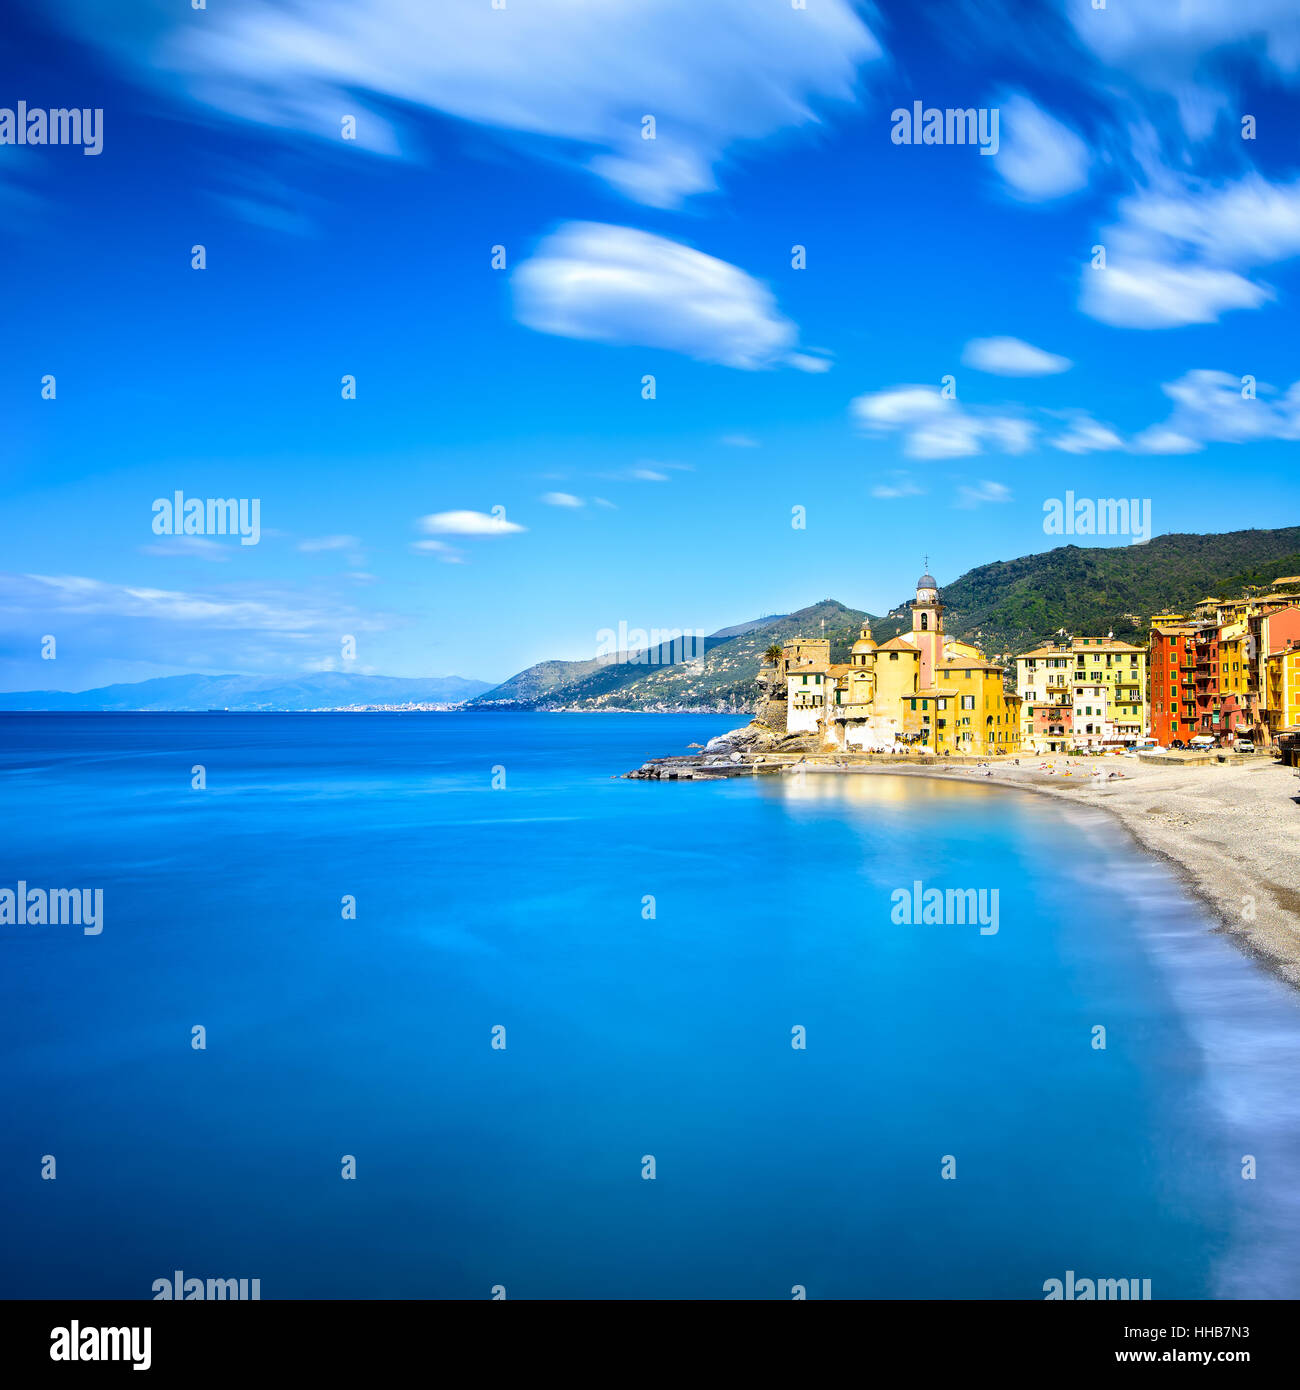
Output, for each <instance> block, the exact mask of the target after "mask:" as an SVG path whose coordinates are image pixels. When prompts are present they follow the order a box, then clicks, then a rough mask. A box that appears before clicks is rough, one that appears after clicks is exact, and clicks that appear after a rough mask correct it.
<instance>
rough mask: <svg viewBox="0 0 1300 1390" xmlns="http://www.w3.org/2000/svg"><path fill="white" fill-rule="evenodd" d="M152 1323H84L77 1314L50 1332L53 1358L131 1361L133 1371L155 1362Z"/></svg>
mask: <svg viewBox="0 0 1300 1390" xmlns="http://www.w3.org/2000/svg"><path fill="white" fill-rule="evenodd" d="M152 1337H153V1329H152V1328H150V1327H82V1325H81V1324H80V1323H79V1322H78V1321H76V1319H75V1318H74V1319H73V1320H72V1322H70V1323H69V1324H68V1326H66V1327H55V1328H53V1329H52V1330H51V1332H50V1360H51V1361H130V1362H131V1369H132V1370H133V1371H147V1370H148V1369H149V1367H150V1366H152V1365H153V1355H152V1353H151V1351H150V1349H149V1344H150V1341H151V1340H152Z"/></svg>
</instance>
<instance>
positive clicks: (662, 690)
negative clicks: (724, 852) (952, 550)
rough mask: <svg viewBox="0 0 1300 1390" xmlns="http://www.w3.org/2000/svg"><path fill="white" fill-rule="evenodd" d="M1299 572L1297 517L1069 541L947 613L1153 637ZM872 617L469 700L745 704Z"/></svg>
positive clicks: (561, 671) (786, 622)
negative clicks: (789, 653) (1110, 542)
mask: <svg viewBox="0 0 1300 1390" xmlns="http://www.w3.org/2000/svg"><path fill="white" fill-rule="evenodd" d="M1291 574H1300V526H1289V527H1284V528H1281V529H1278V530H1270V531H1260V530H1255V531H1231V532H1227V533H1225V534H1222V535H1179V534H1170V535H1165V536H1157V537H1155V538H1154V539H1153V540H1151V541H1149V542H1147V543H1146V544H1144V545H1131V546H1105V547H1102V546H1097V547H1090V548H1085V547H1082V546H1077V545H1068V546H1062V547H1061V548H1059V549H1057V550H1049V551H1046V552H1044V553H1043V554H1039V555H1026V556H1024V557H1023V558H1022V559H1019V560H998V561H995V562H994V563H992V564H988V565H981V566H979V567H978V568H977V569H973V570H968V571H967V572H966V573H965V574H963V575H962V576H961V577H960V578H958V579H955V580H953V581H952V582H951V583H949V584H945V585H943V586H942V594H943V601H944V606H945V610H946V611H945V615H944V619H945V626H946V629H947V631H948V634H949V635H950V636H953V637H957V638H960V639H961V640H962V641H966V642H973V643H975V644H976V645H978V646H979V647H981V648H982V649H983V650H984V651H986V652H987V653H989V655H991V656H1009V655H1012V654H1014V653H1016V652H1020V651H1026V650H1028V649H1029V648H1030V647H1032V646H1034V645H1035V644H1036V643H1037V642H1039V641H1041V640H1042V639H1043V638H1045V637H1049V636H1051V635H1052V634H1053V633H1054V632H1056V631H1057V630H1058V629H1059V628H1064V629H1065V630H1066V631H1068V632H1072V633H1075V634H1078V635H1085V634H1086V635H1089V636H1092V635H1096V636H1105V635H1106V633H1108V632H1113V633H1114V634H1115V636H1116V637H1119V638H1124V639H1128V640H1144V638H1145V631H1146V628H1145V624H1146V623H1147V621H1148V620H1149V619H1150V617H1151V615H1152V614H1153V613H1159V612H1161V611H1166V610H1170V609H1172V610H1175V611H1182V610H1186V609H1188V608H1190V607H1191V606H1192V605H1193V604H1195V603H1197V602H1198V601H1199V600H1200V599H1203V598H1205V597H1207V596H1210V595H1214V596H1220V595H1222V596H1225V597H1226V596H1227V595H1229V594H1235V593H1240V592H1241V590H1242V589H1243V588H1244V587H1245V586H1247V585H1260V586H1263V585H1267V584H1269V583H1271V582H1272V581H1273V580H1274V579H1278V578H1281V577H1282V576H1283V575H1291ZM911 598H912V594H911V593H909V594H907V596H906V598H904V600H903V602H902V603H900V604H899V605H898V606H897V607H896V608H893V609H891V610H890V612H889V613H887V614H885V615H884V616H883V617H876V616H874V615H871V624H872V630H873V633H874V635H875V638H876V640H877V641H878V642H884V641H887V640H888V639H889V638H890V637H894V636H897V635H898V633H900V632H902V631H905V630H906V629H908V628H909V627H910V626H911V616H910V612H909V610H908V608H907V604H908V603H909V602H910V601H911ZM866 616H868V615H867V614H865V613H864V612H863V611H862V610H861V609H857V608H849V607H847V606H846V605H844V604H842V603H839V602H837V601H836V600H834V599H823V600H822V602H820V603H815V604H812V605H811V606H810V607H808V608H801V609H800V610H799V611H798V612H796V613H788V614H783V615H781V616H779V617H773V618H760V619H756V620H753V621H751V622H748V623H741V624H738V625H736V626H733V627H729V628H723V629H722V630H721V631H719V632H716V633H714V634H713V635H712V636H710V637H708V638H706V639H705V641H704V644H703V645H704V656H703V658H702V659H701V660H698V661H694V662H681V661H676V662H674V661H672V660H671V658H672V657H673V656H674V655H675V653H674V652H673V651H671V650H670V649H668V648H663V647H661V648H657V649H654V650H652V651H649V652H647V653H645V654H644V655H645V657H646V660H645V661H643V662H640V663H631V662H613V663H610V662H601V661H596V660H592V661H544V662H541V663H539V664H538V665H536V666H530V667H528V669H527V670H525V671H520V672H519V674H518V675H515V676H512V677H511V678H510V679H509V680H508V681H505V682H504V683H503V684H501V685H499V686H497V687H496V688H495V689H493V690H489V691H487V692H486V693H484V694H482V695H479V696H478V697H476V698H475V699H473V700H471V701H470V702H469V705H468V708H470V709H503V710H511V709H513V710H527V709H536V710H612V709H629V710H663V709H698V710H723V711H735V712H738V713H739V712H742V711H746V710H749V709H751V708H752V707H753V704H754V701H755V700H756V699H757V696H758V686H757V684H756V679H755V678H756V676H757V674H758V668H759V666H760V665H761V664H762V660H763V653H764V652H765V651H766V650H767V648H768V647H769V646H771V645H773V644H774V643H775V644H778V645H779V644H780V643H782V642H786V641H789V640H790V639H791V638H794V637H822V636H825V637H827V638H829V639H830V642H831V659H832V661H847V660H848V656H849V648H850V647H851V646H852V645H853V642H854V640H855V639H856V637H857V634H858V629H859V627H860V625H861V623H862V619H863V618H864V617H866ZM823 622H824V624H825V626H824V627H823Z"/></svg>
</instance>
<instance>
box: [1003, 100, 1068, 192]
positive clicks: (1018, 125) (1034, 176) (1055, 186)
mask: <svg viewBox="0 0 1300 1390" xmlns="http://www.w3.org/2000/svg"><path fill="white" fill-rule="evenodd" d="M996 105H997V108H998V112H999V119H998V127H999V134H1000V144H999V148H998V152H997V154H996V155H995V156H994V157H993V160H992V163H993V167H994V170H995V172H996V173H997V174H998V175H999V177H1000V178H1001V179H1002V182H1003V184H1004V185H1005V186H1006V188H1007V191H1008V192H1009V193H1010V194H1011V195H1012V196H1013V197H1015V198H1018V199H1020V200H1021V201H1022V202H1026V203H1042V202H1048V201H1050V200H1052V199H1055V198H1062V197H1064V196H1065V195H1066V194H1067V193H1075V192H1077V191H1078V190H1079V189H1081V188H1083V187H1085V186H1086V185H1087V182H1088V166H1089V164H1090V162H1091V156H1090V155H1089V153H1088V147H1087V145H1085V144H1084V142H1083V141H1082V140H1081V139H1080V138H1079V136H1078V135H1076V134H1075V132H1074V131H1073V130H1071V129H1070V128H1069V127H1068V126H1066V125H1063V124H1062V123H1061V122H1060V121H1058V120H1057V119H1056V118H1055V117H1053V116H1049V115H1048V114H1047V112H1046V111H1044V110H1043V109H1042V108H1041V107H1040V106H1038V105H1037V103H1035V102H1034V101H1032V100H1031V99H1030V98H1029V97H1027V96H1025V95H1024V94H1023V93H1019V92H1017V93H1012V94H1011V95H1009V96H1004V97H1002V98H1000V99H999V100H998V101H997V103H996Z"/></svg>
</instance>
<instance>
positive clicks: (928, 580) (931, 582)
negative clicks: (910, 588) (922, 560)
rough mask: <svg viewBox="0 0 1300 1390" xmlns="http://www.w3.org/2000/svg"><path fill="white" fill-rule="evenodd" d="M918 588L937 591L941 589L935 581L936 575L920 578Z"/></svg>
mask: <svg viewBox="0 0 1300 1390" xmlns="http://www.w3.org/2000/svg"><path fill="white" fill-rule="evenodd" d="M916 587H917V588H918V589H937V588H938V587H939V583H938V580H936V579H935V577H934V575H932V574H923V575H922V576H921V577H920V579H918V580H917V581H916Z"/></svg>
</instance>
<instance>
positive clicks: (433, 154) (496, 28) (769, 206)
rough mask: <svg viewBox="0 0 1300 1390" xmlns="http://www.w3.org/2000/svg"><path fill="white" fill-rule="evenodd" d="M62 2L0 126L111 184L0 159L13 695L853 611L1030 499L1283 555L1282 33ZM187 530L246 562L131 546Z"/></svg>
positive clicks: (1076, 20) (707, 5)
mask: <svg viewBox="0 0 1300 1390" xmlns="http://www.w3.org/2000/svg"><path fill="white" fill-rule="evenodd" d="M52 8H53V7H49V6H42V5H37V4H34V3H33V4H29V5H24V4H22V3H14V4H12V5H11V6H10V10H9V15H8V16H7V18H12V23H9V24H8V32H7V35H6V38H5V40H4V44H3V48H0V61H2V63H3V82H0V107H8V108H16V106H17V103H18V102H19V101H20V100H21V101H25V102H26V103H27V105H28V107H29V108H56V107H72V106H75V107H83V108H84V107H89V108H102V109H103V112H104V116H103V149H102V152H101V153H99V154H98V155H86V154H84V153H83V152H82V150H81V149H79V148H75V147H69V146H45V147H41V146H17V145H12V144H10V145H0V235H3V237H4V240H5V244H6V249H7V251H8V263H9V268H10V273H9V275H8V276H7V277H6V287H5V298H6V302H7V308H8V313H7V314H6V323H7V326H8V331H7V332H6V334H5V335H4V337H3V339H2V340H0V393H3V395H2V398H3V405H4V419H5V424H6V428H5V430H4V435H3V441H2V442H0V449H2V450H3V461H4V466H3V500H4V517H5V528H4V540H5V544H4V555H3V560H0V571H2V572H0V686H2V687H3V688H7V689H32V688H46V687H54V688H61V689H81V688H84V687H87V686H91V685H96V684H101V683H106V682H109V681H115V680H138V679H144V678H146V677H149V676H156V675H169V674H174V673H177V672H182V671H206V672H226V671H243V672H249V673H258V672H265V673H267V674H276V675H279V674H286V673H292V672H300V671H307V670H345V669H351V670H359V671H374V672H382V673H386V674H395V675H431V674H447V673H452V672H455V673H458V674H462V675H466V676H475V677H480V678H483V679H488V680H497V679H504V678H505V677H506V676H508V675H510V674H512V673H513V672H514V671H516V670H518V669H520V668H521V667H523V666H526V665H528V664H529V663H531V662H533V661H536V660H540V659H544V658H548V657H583V656H589V655H591V654H592V653H593V652H594V651H595V648H596V644H597V633H598V632H599V631H600V630H601V629H605V628H617V626H618V624H619V622H620V621H623V622H626V623H627V624H628V626H629V627H632V628H650V627H656V626H657V627H679V628H702V629H705V630H710V631H711V630H713V629H714V628H717V627H720V626H723V625H726V624H730V623H733V622H737V621H741V620H744V619H746V618H750V617H754V616H757V615H758V614H760V613H770V612H780V611H788V610H790V609H793V608H797V607H801V606H803V605H805V604H807V603H810V602H815V601H816V600H818V599H821V598H825V597H835V598H839V599H841V600H842V601H844V602H846V603H850V604H854V605H857V606H862V607H867V608H870V609H872V610H873V611H883V610H886V609H888V608H890V607H892V606H893V605H894V604H896V603H898V602H899V601H900V600H902V599H904V598H906V597H908V596H909V590H910V588H911V586H912V585H913V583H914V581H915V578H916V576H917V574H919V572H920V568H921V559H922V556H923V555H924V554H926V553H928V554H929V556H930V564H931V567H932V569H933V570H934V573H935V574H936V575H937V576H938V578H939V579H940V582H941V583H942V582H945V581H947V580H950V579H952V578H954V577H956V576H957V575H958V574H960V573H961V572H963V571H964V570H966V569H968V568H970V567H972V566H974V565H977V564H981V563H985V562H987V561H990V560H996V559H1009V558H1012V557H1014V556H1017V555H1022V554H1027V553H1031V552H1035V551H1041V550H1045V549H1048V548H1050V547H1051V546H1052V545H1054V544H1060V543H1062V540H1068V539H1070V538H1069V537H1065V538H1060V537H1055V536H1048V535H1045V534H1044V530H1043V507H1044V503H1045V502H1046V501H1047V500H1048V499H1051V498H1060V497H1063V496H1064V494H1065V492H1066V491H1067V490H1068V491H1073V492H1074V493H1075V494H1076V496H1078V497H1114V496H1128V497H1139V498H1144V499H1150V503H1151V515H1152V521H1153V530H1154V532H1155V533H1157V534H1159V533H1163V532H1169V531H1219V530H1229V529H1237V528H1242V527H1250V526H1280V525H1287V524H1292V523H1294V522H1295V521H1296V506H1295V503H1296V501H1297V493H1298V491H1300V489H1298V486H1297V482H1296V476H1297V475H1296V465H1295V451H1296V441H1297V439H1300V386H1295V385H1293V383H1296V382H1297V381H1298V380H1300V361H1298V360H1297V356H1298V354H1297V345H1296V335H1295V328H1294V324H1295V308H1296V297H1297V294H1298V293H1300V274H1298V261H1297V258H1298V257H1300V167H1297V166H1298V165H1300V157H1298V155H1297V151H1298V149H1300V146H1297V141H1296V132H1297V129H1298V128H1300V12H1298V11H1297V10H1296V7H1295V5H1294V4H1293V3H1292V0H1238V3H1235V4H1233V5H1225V4H1222V3H1221V2H1220V0H1184V3H1183V4H1181V5H1179V6H1171V5H1169V4H1167V3H1165V0H1108V6H1107V8H1106V9H1105V10H1094V9H1093V8H1092V4H1091V0H1083V2H1082V3H1074V2H1073V0H1071V2H1070V3H1062V2H1061V0H1043V3H1039V4H1034V5H1020V4H1014V3H989V0H980V3H970V4H961V3H956V2H955V0H945V3H943V4H938V3H934V4H919V3H914V0H908V2H907V3H883V0H882V3H880V4H879V5H877V6H874V7H873V6H867V5H853V4H850V3H848V0H808V7H807V8H806V9H802V10H800V9H796V8H794V5H793V4H792V3H791V0H585V3H578V0H507V5H506V8H505V9H504V10H494V9H493V8H492V7H491V3H490V0H441V3H439V4H438V5H428V4H425V3H421V0H369V3H367V4H365V5H359V4H343V3H335V2H334V0H321V3H317V4H315V5H312V6H310V7H299V6H297V5H289V4H284V3H273V0H220V3H215V2H214V3H212V4H211V6H210V8H208V9H207V10H201V11H195V10H192V9H189V8H183V7H182V6H181V5H179V4H175V3H163V0H135V2H134V3H132V4H129V5H128V4H123V3H118V0H114V2H113V3H109V0H67V3H65V4H62V5H60V6H59V7H57V9H55V10H54V12H52V13H51V12H50V11H51V10H52ZM1175 11H1176V13H1175ZM916 101H920V102H922V103H923V105H924V106H925V107H938V108H948V107H953V108H983V109H985V110H986V111H992V110H996V111H997V112H998V113H999V127H998V128H999V142H998V149H997V152H996V153H995V154H988V155H986V154H982V153H981V151H980V149H979V147H978V146H976V145H969V144H967V145H947V144H931V145H917V144H913V145H901V144H896V143H893V141H892V140H891V131H892V130H893V129H894V128H895V123H894V122H893V121H892V119H891V113H892V112H893V111H894V110H896V109H908V110H910V109H911V107H912V104H913V102H916ZM647 115H650V116H653V117H654V123H655V124H654V134H655V138H654V139H653V140H646V139H644V138H642V134H643V130H644V129H645V124H644V120H643V118H644V117H645V116H647ZM346 116H352V117H354V118H355V122H356V138H355V139H353V140H349V139H344V138H343V134H342V129H343V124H342V123H343V119H344V118H345V117H346ZM1244 116H1250V117H1253V118H1254V125H1255V130H1254V135H1255V138H1253V139H1249V140H1247V139H1243V138H1242V128H1243V127H1242V118H1243V117H1244ZM197 244H201V245H202V246H204V247H205V248H206V257H207V267H206V269H203V270H195V269H192V268H191V247H192V246H194V245H197ZM1097 245H1102V246H1104V247H1105V248H1106V261H1107V263H1106V267H1105V269H1094V268H1093V267H1092V266H1091V265H1090V258H1091V256H1092V248H1093V247H1094V246H1097ZM496 246H501V247H504V248H505V261H506V265H505V268H504V269H494V268H493V267H492V254H493V247H496ZM795 246H803V247H805V248H806V267H805V268H802V269H796V268H794V267H793V266H792V248H793V247H795ZM1008 340H1010V341H1008ZM47 374H49V375H53V377H54V378H55V391H56V395H55V399H53V400H45V399H42V396H41V383H42V378H43V377H45V376H46V375H47ZM345 374H350V375H352V376H354V377H355V379H356V399H355V400H344V399H343V398H342V394H341V392H342V387H341V380H342V378H343V376H344V375H345ZM647 375H652V376H653V377H654V378H655V390H656V394H655V398H654V399H653V400H646V399H643V398H642V379H643V377H645V376H647ZM1246 376H1251V377H1254V378H1255V379H1256V382H1257V389H1256V392H1255V397H1254V399H1250V398H1249V396H1247V397H1245V398H1243V395H1242V390H1241V381H1242V378H1243V377H1246ZM945 377H951V378H952V379H953V383H952V384H953V388H954V389H955V399H946V398H945V397H944V395H943V393H942V391H941V383H942V382H943V380H944V378H945ZM178 489H179V490H181V491H183V492H184V494H185V495H186V496H187V497H198V498H209V497H224V498H246V499H252V498H257V499H259V501H260V515H261V527H262V533H261V539H260V540H259V543H258V544H256V545H249V546H242V545H240V544H239V543H238V540H237V539H234V538H230V537H225V536H217V537H207V536H189V537H175V536H171V537H169V536H159V535H156V534H155V533H154V531H153V529H152V524H153V520H154V513H153V510H152V507H153V502H154V500H155V499H157V498H164V497H165V498H170V497H171V496H172V495H173V493H174V492H175V491H177V490H178ZM795 507H802V508H804V509H805V510H806V525H805V526H804V527H803V528H802V529H797V528H795V527H793V526H792V524H791V520H792V509H793V508H795ZM499 508H504V513H502V512H500V511H497V512H495V513H494V509H499ZM502 515H504V518H505V521H504V523H502V522H501V521H500V520H499V518H500V517H501V516H502ZM494 517H495V518H497V519H495V520H494ZM1085 543H1087V542H1086V541H1085ZM1102 543H1113V544H1126V543H1128V538H1126V537H1117V538H1113V539H1103V541H1102ZM47 634H49V635H53V636H55V637H56V639H57V660H56V661H44V660H42V659H41V655H40V653H41V643H42V638H43V637H44V636H46V635H47ZM345 636H352V637H354V638H355V640H356V657H355V659H353V660H345V659H344V658H343V657H342V655H341V644H342V640H343V638H344V637H345Z"/></svg>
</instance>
